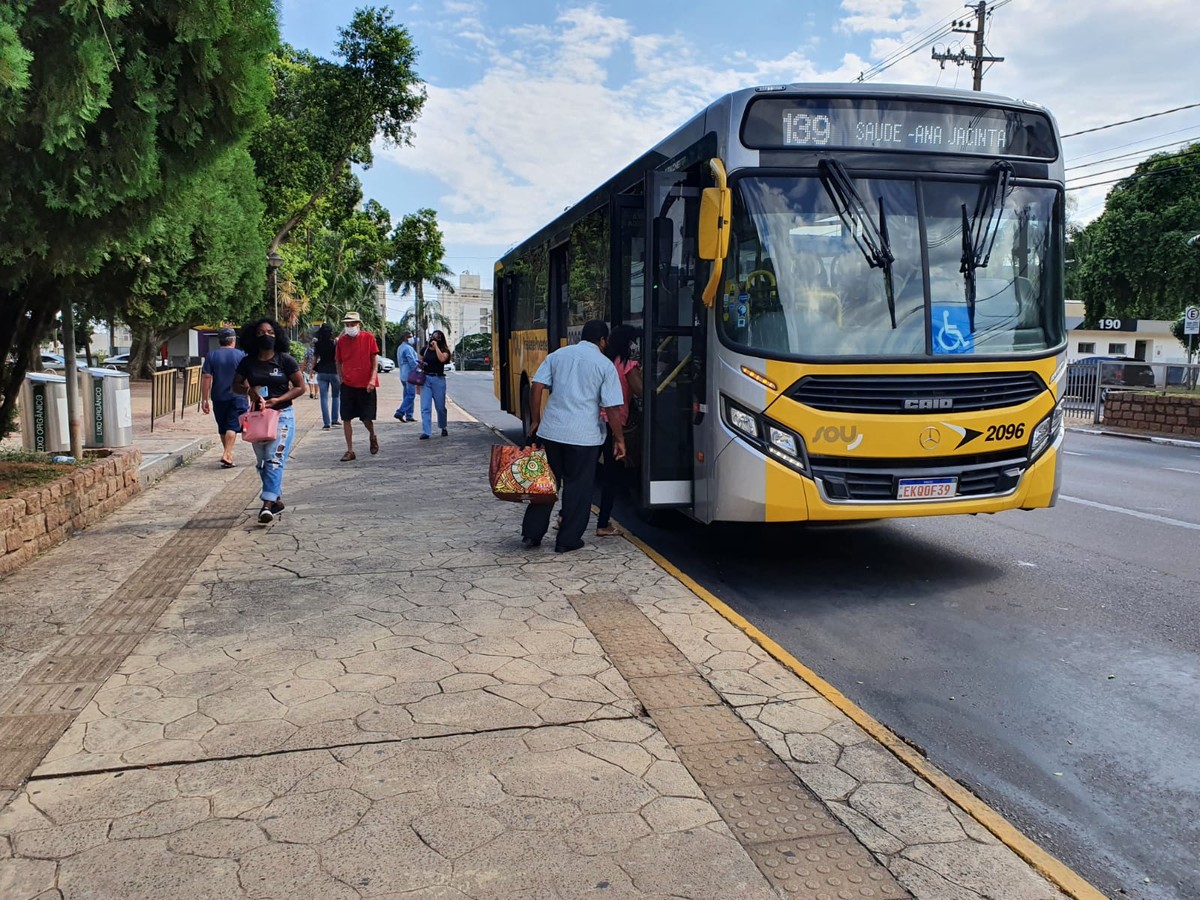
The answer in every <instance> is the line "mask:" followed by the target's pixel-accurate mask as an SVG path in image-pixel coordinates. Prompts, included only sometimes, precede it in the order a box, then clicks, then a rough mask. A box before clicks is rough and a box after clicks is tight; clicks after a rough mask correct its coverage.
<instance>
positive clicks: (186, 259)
mask: <svg viewBox="0 0 1200 900" xmlns="http://www.w3.org/2000/svg"><path fill="white" fill-rule="evenodd" d="M256 184H257V183H256V179H255V175H254V164H253V162H252V161H251V159H250V156H249V154H248V153H247V152H246V151H245V150H244V149H243V148H241V147H236V148H234V149H232V150H230V151H228V152H226V153H225V154H224V155H223V156H221V157H220V158H218V159H217V160H216V161H214V162H213V163H212V164H210V165H209V166H207V167H205V168H204V169H202V170H201V171H199V172H197V173H196V174H195V175H193V176H192V177H191V178H190V179H188V181H187V183H186V184H185V185H184V186H183V187H182V189H181V190H179V191H178V193H177V194H176V195H175V197H174V198H173V200H172V202H171V203H170V204H169V205H167V206H166V207H164V208H163V209H162V210H161V211H160V212H159V213H158V214H157V215H155V216H153V217H151V219H150V220H149V221H148V223H147V225H146V227H145V229H144V230H143V231H142V232H141V233H140V234H139V235H138V239H137V240H127V241H124V242H122V243H120V244H117V245H115V247H114V248H113V250H112V252H111V254H110V256H109V258H108V260H107V261H106V262H105V264H104V265H103V266H102V267H101V268H100V270H99V271H98V272H97V273H96V274H95V275H92V276H90V277H88V278H87V279H84V280H81V283H80V284H79V286H78V292H79V294H80V295H81V296H85V297H87V296H91V297H94V298H97V299H96V300H95V302H94V304H93V305H103V302H104V298H105V296H107V297H108V298H109V299H110V301H115V305H116V307H117V311H118V315H119V317H120V318H121V319H122V320H123V321H124V322H125V323H126V324H128V325H129V326H130V328H131V329H132V331H133V335H134V351H133V352H134V357H135V362H134V365H133V366H132V367H131V369H132V370H133V371H135V372H140V373H141V374H143V375H147V376H148V373H149V370H150V369H151V368H152V366H153V364H152V362H151V356H152V355H153V350H154V348H156V347H157V346H158V345H159V344H161V343H162V341H164V340H166V339H168V338H169V337H170V336H171V335H172V334H175V333H178V332H179V331H182V330H184V329H187V328H189V327H191V326H194V325H199V324H202V323H206V322H208V323H214V322H220V321H241V320H243V319H246V318H249V316H250V315H252V314H253V313H254V312H255V311H256V310H257V309H258V308H259V303H260V298H261V296H262V291H263V283H264V279H265V277H266V276H265V270H264V265H263V260H264V257H265V254H266V242H265V240H264V239H263V238H262V235H261V233H260V231H259V223H260V222H261V221H262V212H263V207H262V202H261V200H260V199H259V196H258V190H257V187H256Z"/></svg>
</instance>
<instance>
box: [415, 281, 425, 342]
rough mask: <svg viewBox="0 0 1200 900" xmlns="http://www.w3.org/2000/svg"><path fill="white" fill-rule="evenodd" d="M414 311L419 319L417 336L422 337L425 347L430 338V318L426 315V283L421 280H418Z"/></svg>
mask: <svg viewBox="0 0 1200 900" xmlns="http://www.w3.org/2000/svg"><path fill="white" fill-rule="evenodd" d="M413 313H414V314H415V315H416V319H417V337H419V338H420V339H421V346H422V347H424V346H425V343H426V342H427V341H428V340H429V334H428V333H429V319H428V318H427V317H426V315H425V285H424V284H423V283H422V282H421V281H418V282H417V287H416V300H415V301H414V302H413Z"/></svg>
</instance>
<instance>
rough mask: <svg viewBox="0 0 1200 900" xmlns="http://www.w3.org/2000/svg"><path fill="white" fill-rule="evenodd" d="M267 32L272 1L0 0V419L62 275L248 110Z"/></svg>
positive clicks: (126, 234) (82, 263)
mask: <svg viewBox="0 0 1200 900" xmlns="http://www.w3.org/2000/svg"><path fill="white" fill-rule="evenodd" d="M277 40H278V29H277V25H276V17H275V4H274V2H273V0H141V2H138V3H129V2H125V0H90V2H89V0H67V2H62V3H55V4H49V3H37V2H32V0H17V2H16V3H13V2H8V3H4V4H0V159H3V160H4V164H3V165H0V223H2V225H0V393H2V394H3V401H2V404H0V421H7V420H8V417H9V413H10V411H11V408H12V404H13V403H14V402H15V400H16V395H17V388H18V387H19V385H20V382H21V379H22V378H23V377H24V374H25V370H26V369H27V368H28V365H29V363H30V360H31V358H32V356H33V354H34V353H35V352H36V350H37V345H38V342H39V341H40V339H41V337H42V335H43V334H44V333H45V331H46V329H47V327H48V326H49V325H50V323H51V321H52V320H53V318H54V316H55V315H56V313H57V310H59V309H60V308H61V306H62V303H63V299H64V297H69V296H70V294H69V293H68V290H69V289H70V288H71V287H72V286H75V285H77V283H78V282H77V277H78V276H79V275H86V274H89V273H93V272H96V271H97V270H98V269H99V268H100V267H101V266H102V265H103V264H104V263H105V262H106V260H107V259H108V258H109V256H110V255H111V253H112V251H113V248H114V245H116V244H117V243H119V242H123V241H128V240H129V239H130V238H131V237H132V236H133V235H134V234H135V233H136V232H137V231H138V230H139V229H143V228H145V226H146V223H147V222H148V221H149V220H150V219H152V218H153V216H154V215H155V214H156V212H157V211H158V210H159V209H160V208H162V207H163V206H164V205H166V204H167V203H169V202H170V198H171V197H173V196H174V195H175V194H177V193H178V192H179V190H180V189H181V186H182V185H183V184H184V183H185V182H186V180H187V179H188V178H189V177H190V176H191V174H192V173H193V172H195V171H197V170H198V169H201V168H202V167H204V166H206V165H208V164H210V163H211V162H212V161H213V160H215V159H216V158H218V157H219V156H221V154H223V153H224V152H225V151H226V150H227V149H228V148H230V147H231V146H233V145H235V144H236V143H238V142H239V141H240V140H241V139H242V137H243V136H244V135H245V134H246V133H247V132H248V131H249V130H250V129H252V128H253V127H254V126H255V125H256V124H257V123H258V122H259V121H260V120H261V118H262V116H263V115H264V112H265V107H266V102H267V100H268V98H269V93H270V81H269V77H268V75H269V73H268V69H267V57H268V54H269V53H270V52H271V50H272V49H274V47H275V45H276V42H277ZM14 352H15V363H13V364H11V365H10V364H9V363H8V359H9V354H10V353H14Z"/></svg>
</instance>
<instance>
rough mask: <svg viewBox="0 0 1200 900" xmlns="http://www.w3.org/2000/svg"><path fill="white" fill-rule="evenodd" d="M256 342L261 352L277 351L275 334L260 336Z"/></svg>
mask: <svg viewBox="0 0 1200 900" xmlns="http://www.w3.org/2000/svg"><path fill="white" fill-rule="evenodd" d="M254 340H255V341H256V342H257V343H258V349H259V350H274V349H275V335H273V334H260V335H259V336H258V337H256V338H255V339H254Z"/></svg>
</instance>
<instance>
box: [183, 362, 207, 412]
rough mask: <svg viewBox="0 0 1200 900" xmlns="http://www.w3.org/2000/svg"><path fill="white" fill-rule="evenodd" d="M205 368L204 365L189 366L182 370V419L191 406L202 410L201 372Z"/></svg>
mask: <svg viewBox="0 0 1200 900" xmlns="http://www.w3.org/2000/svg"><path fill="white" fill-rule="evenodd" d="M203 369H204V367H203V366H187V367H185V368H184V369H183V370H182V371H183V406H181V407H180V409H179V418H181V419H182V418H183V414H184V413H185V412H186V411H187V408H188V407H189V406H194V407H196V410H197V412H198V411H199V410H200V373H201V372H202V371H203Z"/></svg>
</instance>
